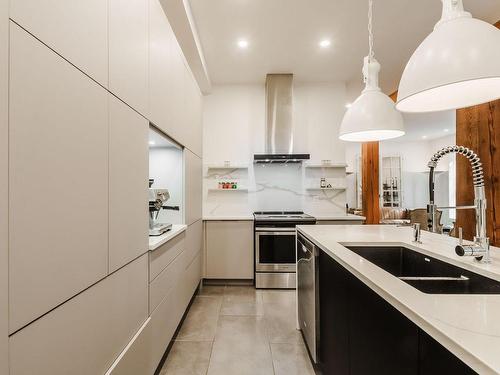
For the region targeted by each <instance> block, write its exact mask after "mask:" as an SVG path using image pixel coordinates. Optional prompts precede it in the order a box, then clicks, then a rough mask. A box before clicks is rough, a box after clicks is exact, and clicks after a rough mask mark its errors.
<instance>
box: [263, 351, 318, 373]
mask: <svg viewBox="0 0 500 375" xmlns="http://www.w3.org/2000/svg"><path fill="white" fill-rule="evenodd" d="M271 352H272V357H273V365H274V373H275V375H314V370H313V367H312V365H311V361H310V359H309V356H308V354H307V350H306V348H305V346H304V345H293V344H271Z"/></svg>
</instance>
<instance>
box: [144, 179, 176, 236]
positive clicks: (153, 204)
mask: <svg viewBox="0 0 500 375" xmlns="http://www.w3.org/2000/svg"><path fill="white" fill-rule="evenodd" d="M153 183H154V179H149V235H150V236H161V235H162V234H163V233H165V232H167V231H169V230H170V229H172V224H170V223H161V222H159V221H158V215H159V214H160V211H161V210H175V211H179V206H166V205H165V202H166V201H168V200H169V199H170V193H169V192H168V189H159V188H152V187H151V186H152V185H153Z"/></svg>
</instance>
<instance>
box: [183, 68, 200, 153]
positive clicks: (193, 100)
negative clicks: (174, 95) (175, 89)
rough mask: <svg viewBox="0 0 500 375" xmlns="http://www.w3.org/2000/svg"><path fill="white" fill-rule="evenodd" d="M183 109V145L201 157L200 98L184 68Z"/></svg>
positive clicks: (196, 87) (196, 88) (190, 76)
mask: <svg viewBox="0 0 500 375" xmlns="http://www.w3.org/2000/svg"><path fill="white" fill-rule="evenodd" d="M185 87H186V91H185V95H184V102H185V103H184V107H185V108H186V111H185V114H184V115H185V116H186V125H185V127H184V128H185V129H187V132H186V134H185V144H186V146H187V147H188V148H189V149H190V150H191V151H193V152H194V153H195V154H197V155H198V156H200V157H201V156H202V143H203V141H202V111H203V108H202V96H201V92H200V90H199V88H198V83H197V82H196V80H195V79H194V77H193V76H192V74H191V71H190V70H188V68H186V81H185Z"/></svg>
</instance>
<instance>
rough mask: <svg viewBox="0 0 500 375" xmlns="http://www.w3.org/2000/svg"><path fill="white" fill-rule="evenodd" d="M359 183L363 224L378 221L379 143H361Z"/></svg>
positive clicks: (376, 222) (377, 222)
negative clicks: (360, 180)
mask: <svg viewBox="0 0 500 375" xmlns="http://www.w3.org/2000/svg"><path fill="white" fill-rule="evenodd" d="M361 170H362V172H361V174H362V176H361V179H362V182H361V185H362V194H361V195H362V204H363V215H364V216H365V217H366V221H365V224H379V223H380V198H379V143H378V142H367V143H363V144H362V145H361Z"/></svg>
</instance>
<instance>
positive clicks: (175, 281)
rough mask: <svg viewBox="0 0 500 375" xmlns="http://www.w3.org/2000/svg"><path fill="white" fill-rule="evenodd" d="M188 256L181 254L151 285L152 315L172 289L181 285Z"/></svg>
mask: <svg viewBox="0 0 500 375" xmlns="http://www.w3.org/2000/svg"><path fill="white" fill-rule="evenodd" d="M185 256H186V254H185V252H182V253H181V254H179V255H178V256H177V257H176V258H175V259H174V260H173V261H172V262H171V263H170V264H169V265H168V266H167V267H166V268H165V269H164V270H162V271H161V272H160V273H159V274H158V276H157V277H155V279H154V280H153V281H152V282H151V284H150V285H149V313H150V314H151V313H152V312H153V311H154V310H155V309H156V307H158V305H159V304H160V302H161V301H163V299H164V298H165V296H166V295H167V294H168V293H169V292H170V290H171V289H172V288H175V287H176V286H178V285H179V284H180V283H179V282H180V280H181V278H182V275H184V272H185V267H184V258H185Z"/></svg>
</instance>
